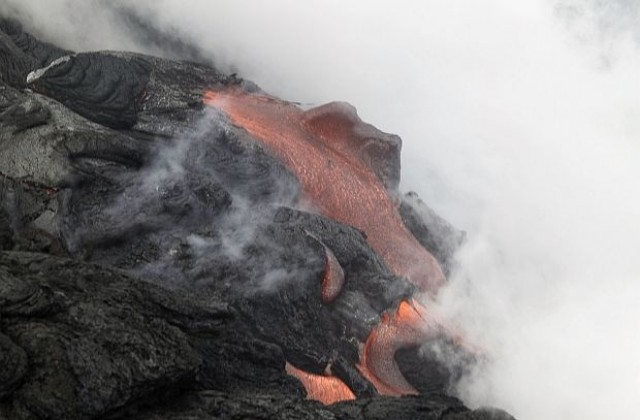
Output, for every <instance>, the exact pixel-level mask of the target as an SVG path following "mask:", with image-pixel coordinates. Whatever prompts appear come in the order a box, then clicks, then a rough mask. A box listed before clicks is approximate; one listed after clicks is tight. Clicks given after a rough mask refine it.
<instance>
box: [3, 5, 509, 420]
mask: <svg viewBox="0 0 640 420" xmlns="http://www.w3.org/2000/svg"><path fill="white" fill-rule="evenodd" d="M125 12H126V11H125ZM125 12H122V13H125ZM151 29H152V28H148V29H147V30H146V31H145V33H147V34H154V33H155V32H154V31H153V30H151ZM193 55H194V56H197V54H195V53H194V54H193ZM229 86H232V87H234V88H239V89H242V90H243V92H247V93H252V92H259V88H257V87H256V86H255V85H253V84H252V83H251V82H247V81H243V80H240V79H238V78H236V77H235V76H227V75H224V74H222V73H220V72H218V71H217V70H215V69H213V68H211V67H209V66H207V65H202V64H195V63H190V62H180V61H172V60H168V59H163V58H156V57H150V56H144V55H140V54H132V53H122V52H96V53H82V54H73V53H72V52H69V51H65V50H63V49H60V48H57V47H55V46H52V45H50V44H47V43H44V42H40V41H39V40H37V39H36V38H34V37H32V36H31V35H29V34H28V33H25V32H24V31H23V29H22V27H21V26H20V24H19V23H17V22H15V21H11V20H0V419H44V418H64V419H98V418H109V419H117V418H133V419H140V420H143V419H179V418H187V417H188V418H193V419H210V418H265V419H266V418H283V419H307V418H308V419H316V418H318V419H320V418H322V419H354V420H355V419H362V420H366V419H383V418H384V419H386V418H396V419H405V418H406V419H410V418H411V419H412V418H425V419H443V420H446V419H448V420H462V419H479V420H480V419H510V418H511V417H510V416H509V415H508V414H506V413H504V412H501V411H495V410H475V411H472V410H469V409H468V408H467V407H465V406H464V405H463V404H462V403H461V402H460V401H458V400H457V399H455V398H454V397H453V396H446V395H445V394H447V393H449V392H450V391H451V387H450V385H451V380H452V379H454V378H455V376H456V374H457V373H459V369H463V368H464V366H442V365H441V364H438V363H436V362H434V361H433V360H427V359H424V356H423V353H422V352H418V351H417V344H420V343H414V344H416V345H412V346H408V347H407V348H404V347H403V348H402V351H398V352H397V354H396V355H395V358H396V361H397V365H398V366H399V369H400V371H401V372H402V374H403V375H404V376H405V378H406V379H407V381H408V382H409V383H410V384H411V386H412V387H413V388H415V390H416V392H418V393H419V394H420V395H417V396H412V397H403V398H386V397H381V396H380V395H379V394H380V393H381V391H380V389H378V388H377V387H376V386H375V384H374V383H373V382H372V381H371V379H370V378H369V377H367V375H365V374H364V373H363V370H362V367H361V366H360V363H361V353H362V346H363V343H365V342H366V341H367V337H368V336H369V335H370V334H371V332H372V330H373V329H374V328H376V326H378V325H379V324H380V323H381V322H382V321H383V320H384V319H387V318H388V316H389V314H390V313H393V311H394V310H395V309H396V308H397V307H398V306H399V305H400V302H402V301H406V300H408V299H412V298H414V297H415V296H417V293H418V290H416V286H415V285H413V284H411V283H410V282H409V281H407V279H405V278H402V277H399V276H398V275H394V274H393V272H392V271H391V270H390V269H389V267H388V266H387V264H385V261H384V260H383V258H382V257H381V256H380V255H378V253H376V252H375V251H374V248H372V246H371V244H370V243H369V238H368V237H367V232H363V231H360V230H358V229H356V228H354V227H352V226H349V225H348V224H345V223H340V222H339V221H337V220H334V219H332V218H330V217H326V216H323V215H321V214H318V212H316V211H314V207H313V206H312V205H307V206H305V205H302V204H301V203H304V201H305V191H304V189H303V188H302V187H301V185H300V182H299V179H298V177H297V176H296V175H295V174H294V173H293V172H292V171H291V170H290V169H289V168H288V167H287V165H285V164H284V163H283V162H282V161H281V160H280V159H278V158H277V157H276V156H274V154H273V153H270V151H269V150H268V149H267V148H266V147H264V145H263V144H261V143H260V142H259V141H257V139H256V138H254V137H252V136H251V135H250V133H249V132H248V131H246V130H244V129H243V128H242V127H239V126H237V125H234V124H232V123H231V121H230V120H229V118H227V117H226V116H225V115H224V114H223V113H221V112H218V111H215V110H212V109H209V108H208V107H206V106H205V105H204V103H203V95H204V94H205V92H206V91H207V90H209V89H212V88H214V87H216V88H219V89H224V88H226V87H229ZM345 106H346V105H345ZM345 109H346V108H345ZM348 110H349V114H348V117H349V121H356V119H357V115H356V114H355V111H354V110H353V109H352V108H348ZM322 115H325V114H322ZM327 124H329V125H330V124H331V121H329V122H322V125H323V127H326V126H327ZM354 124H356V123H354ZM360 135H362V136H364V137H363V138H369V137H371V138H374V137H376V130H375V128H373V127H372V126H367V130H366V131H361V132H360ZM381 138H389V139H392V140H393V141H391V143H389V144H388V145H385V144H383V143H380V142H379V140H376V141H372V142H370V144H371V145H372V146H371V147H370V148H373V150H369V151H368V156H369V157H370V158H371V159H370V161H368V164H369V166H370V167H372V168H373V169H374V170H375V171H377V172H376V175H377V176H378V177H380V178H381V180H382V181H383V183H384V186H385V188H386V189H388V193H389V195H390V196H392V197H396V198H397V199H398V200H399V203H398V204H399V205H398V207H399V210H398V211H399V214H400V216H401V217H402V220H403V222H404V225H405V226H406V229H408V230H409V231H410V232H411V234H413V236H414V237H415V239H416V240H417V241H418V242H419V243H420V244H421V245H422V246H423V247H424V248H425V249H426V250H427V251H428V252H430V253H431V254H432V255H433V256H434V257H435V258H436V259H437V260H438V261H439V263H440V264H441V265H442V267H443V268H444V271H445V272H448V271H449V270H451V269H452V268H453V266H454V264H453V260H452V254H453V252H454V251H455V249H456V248H457V247H458V246H459V245H460V243H461V241H462V239H463V236H462V234H461V233H460V232H458V231H456V230H455V229H454V228H453V227H451V226H450V225H449V224H448V223H446V221H444V220H442V219H441V218H439V217H438V216H437V215H435V213H433V212H432V211H431V210H430V209H429V208H428V207H427V206H426V205H425V204H424V203H423V202H421V201H420V200H419V199H418V198H417V197H415V196H413V195H409V196H406V197H404V198H399V197H401V196H400V195H399V193H398V192H397V190H396V188H397V184H398V180H399V174H400V167H399V148H400V142H399V139H398V138H396V137H393V136H388V137H384V136H383V137H381ZM367 144H369V143H367ZM292 147H295V145H292ZM385 159H387V160H385ZM380 168H383V170H382V172H381V169H380ZM319 182H322V180H321V179H320V180H319ZM392 338H393V337H391V339H392ZM287 363H288V364H291V365H293V366H295V367H296V368H297V369H301V370H303V371H304V372H308V373H309V374H315V375H325V376H327V375H329V376H331V377H332V378H336V379H337V380H339V381H341V382H342V383H343V384H345V385H346V387H348V388H349V389H350V390H351V391H352V393H353V395H354V396H355V397H356V400H354V401H345V402H341V403H338V404H334V405H329V406H323V405H322V404H320V403H318V402H315V401H310V400H308V399H305V396H306V395H307V392H306V390H305V387H304V386H303V385H304V384H303V383H301V382H300V381H299V380H298V379H296V378H295V377H293V376H290V375H289V374H287V371H286V369H285V366H286V365H287Z"/></svg>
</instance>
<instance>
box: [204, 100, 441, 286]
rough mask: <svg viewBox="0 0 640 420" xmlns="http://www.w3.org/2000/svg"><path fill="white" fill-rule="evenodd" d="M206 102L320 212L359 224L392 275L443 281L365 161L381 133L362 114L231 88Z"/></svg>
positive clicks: (337, 105)
mask: <svg viewBox="0 0 640 420" xmlns="http://www.w3.org/2000/svg"><path fill="white" fill-rule="evenodd" d="M205 103H207V104H208V105H210V106H212V107H215V108H217V109H219V110H220V111H222V112H224V113H225V114H226V115H227V116H228V117H229V119H230V120H231V121H232V122H233V123H234V124H235V125H237V126H239V127H242V128H243V129H245V130H247V131H248V132H249V134H251V135H252V136H253V137H254V138H256V139H258V140H260V141H261V142H262V144H264V145H265V146H266V147H267V149H268V150H269V151H271V152H272V153H273V154H274V155H275V156H276V157H278V158H279V159H280V161H282V162H283V163H284V164H285V165H286V166H287V167H288V168H289V169H290V170H291V171H292V172H293V173H294V174H295V175H296V176H297V178H298V180H299V181H300V183H301V185H302V189H303V193H304V195H305V197H304V198H305V200H306V201H307V202H309V203H310V204H311V205H312V206H314V207H315V208H316V209H317V211H318V212H319V213H320V214H323V215H325V216H328V217H331V218H333V219H335V220H338V221H340V222H343V223H345V224H348V225H351V226H354V227H356V228H358V229H360V230H362V231H363V232H365V233H366V234H367V241H368V242H369V244H370V245H371V247H372V248H373V249H374V250H375V251H376V252H377V253H378V254H379V255H380V256H381V257H382V259H383V260H384V261H385V263H386V264H387V266H388V267H389V268H390V269H391V270H392V271H393V272H394V273H395V274H396V275H399V276H403V277H406V278H408V279H409V281H411V282H413V283H414V284H416V285H417V286H418V287H419V288H420V289H421V290H422V291H424V292H428V293H431V294H433V293H435V292H436V291H437V290H438V288H439V287H440V286H442V284H443V283H444V280H445V278H444V274H443V273H442V269H441V268H440V265H439V264H438V262H437V261H436V260H435V258H434V257H433V256H432V255H431V254H430V253H429V252H427V251H426V250H425V249H424V248H423V247H422V246H421V245H420V243H418V241H417V240H416V239H415V237H414V236H413V235H412V234H411V233H410V232H409V230H408V229H407V228H406V227H405V225H404V223H403V222H402V219H401V218H400V214H399V213H398V210H397V206H396V204H395V203H394V200H393V199H392V197H391V195H390V194H389V192H388V191H387V189H386V188H385V186H384V184H383V182H382V181H381V180H380V178H379V177H378V176H377V175H376V173H375V172H374V170H373V169H372V167H371V156H370V155H369V154H368V153H367V149H368V148H369V147H370V145H371V144H372V143H375V141H376V140H382V141H379V143H382V142H384V141H386V138H385V135H384V134H383V133H381V132H379V131H377V130H372V127H371V126H369V125H367V124H365V123H364V122H362V120H360V119H359V118H358V116H357V115H356V113H355V111H354V110H353V108H352V107H350V106H348V105H346V104H341V103H330V104H327V105H324V106H320V107H318V108H314V109H311V110H308V111H303V110H302V109H300V108H299V107H298V106H296V105H295V104H292V103H290V102H284V101H281V100H278V99H275V98H272V97H268V96H263V95H255V94H250V93H247V92H245V91H243V90H241V89H238V88H228V89H226V90H223V91H209V92H207V93H206V94H205ZM373 135H377V137H378V138H372V136H373Z"/></svg>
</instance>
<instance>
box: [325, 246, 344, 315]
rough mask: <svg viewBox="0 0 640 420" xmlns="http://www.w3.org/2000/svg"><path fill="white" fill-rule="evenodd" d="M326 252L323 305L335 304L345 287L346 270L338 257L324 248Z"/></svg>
mask: <svg viewBox="0 0 640 420" xmlns="http://www.w3.org/2000/svg"><path fill="white" fill-rule="evenodd" d="M324 252H325V258H326V261H325V265H324V278H323V279H322V303H325V304H329V303H331V302H333V301H334V300H335V299H336V298H337V297H338V295H339V294H340V292H341V291H342V286H344V270H342V267H341V266H340V263H339V262H338V260H337V259H336V256H335V255H334V254H333V252H332V251H331V250H330V249H329V248H327V247H326V246H325V247H324Z"/></svg>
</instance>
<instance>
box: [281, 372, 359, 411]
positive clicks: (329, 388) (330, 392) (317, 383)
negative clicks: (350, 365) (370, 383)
mask: <svg viewBox="0 0 640 420" xmlns="http://www.w3.org/2000/svg"><path fill="white" fill-rule="evenodd" d="M285 369H286V371H287V373H288V374H289V375H291V376H295V377H296V378H298V380H299V381H300V382H302V383H303V384H304V387H305V389H306V390H307V398H308V399H310V400H316V401H320V402H322V403H323V404H325V405H329V404H333V403H337V402H340V401H350V400H355V399H356V396H355V395H354V394H353V391H351V390H350V389H349V387H348V386H347V385H345V383H344V382H342V381H341V380H340V379H338V378H336V377H335V376H329V375H314V374H312V373H308V372H305V371H304V370H301V369H298V368H297V367H295V366H293V365H292V364H290V363H287V364H286V366H285Z"/></svg>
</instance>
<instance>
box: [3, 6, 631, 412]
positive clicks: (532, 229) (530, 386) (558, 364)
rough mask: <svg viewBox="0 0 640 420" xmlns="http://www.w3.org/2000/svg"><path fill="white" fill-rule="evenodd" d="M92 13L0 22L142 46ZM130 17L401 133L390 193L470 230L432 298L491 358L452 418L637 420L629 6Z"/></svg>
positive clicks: (59, 10)
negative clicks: (453, 270)
mask: <svg viewBox="0 0 640 420" xmlns="http://www.w3.org/2000/svg"><path fill="white" fill-rule="evenodd" d="M100 3H101V2H99V1H93V2H91V1H89V2H85V1H83V0H76V1H70V0H67V1H64V0H55V1H52V0H49V1H47V2H46V5H44V2H42V1H41V0H9V6H5V7H10V8H14V9H15V11H17V12H19V13H20V14H21V15H22V16H23V17H25V16H30V17H31V20H28V21H27V23H28V24H30V25H31V26H32V28H33V29H36V30H37V31H38V32H40V33H43V34H47V35H48V36H50V37H51V38H52V39H53V40H56V41H58V42H62V43H64V44H65V46H67V47H70V48H75V49H78V48H79V49H94V48H137V49H141V48H143V47H142V46H141V45H139V44H136V41H135V40H134V39H132V38H130V37H128V36H127V34H126V32H124V31H123V30H122V28H121V27H120V25H119V23H118V21H117V20H114V19H113V15H112V14H109V13H98V12H97V11H96V7H97V5H98V4H100ZM113 3H117V2H113ZM119 3H120V4H125V2H122V1H121V2H119ZM131 3H132V4H131V5H130V7H134V8H135V9H136V10H138V11H140V13H142V14H143V15H145V16H149V17H152V19H153V21H154V22H157V23H158V24H159V25H162V26H166V27H167V28H173V29H172V30H175V31H177V32H179V33H182V34H183V35H186V36H188V37H189V38H191V39H193V40H197V43H198V46H199V47H200V48H201V49H202V50H203V51H205V52H207V53H209V54H211V55H212V56H213V57H215V59H216V62H217V63H218V65H220V66H221V68H222V69H229V68H234V67H235V68H238V69H239V71H240V73H241V75H242V76H245V77H247V78H249V79H252V80H253V81H255V82H257V83H258V84H259V85H261V86H262V87H263V88H265V89H266V90H268V91H271V92H273V93H275V94H278V95H280V96H283V97H285V98H287V99H291V100H298V101H301V102H306V103H317V102H324V101H329V100H347V101H349V102H351V103H353V104H354V105H355V106H356V107H357V108H358V110H359V112H360V115H361V116H362V117H363V118H364V119H365V120H367V121H370V122H372V123H374V124H375V125H377V126H378V127H380V128H381V129H384V130H387V131H391V132H395V133H398V134H400V135H401V136H402V138H403V140H404V152H403V165H404V166H403V187H404V188H405V189H407V190H408V189H413V190H416V191H418V192H419V193H420V194H421V195H422V197H423V199H424V200H425V201H426V202H427V203H429V204H430V205H431V206H433V207H434V208H436V209H437V210H438V211H439V212H440V213H441V214H442V215H443V216H444V217H445V218H447V219H449V220H450V221H451V222H453V223H454V224H456V225H457V226H459V227H461V228H463V229H465V230H467V232H468V239H469V240H468V243H467V245H466V247H465V248H464V249H463V250H462V252H461V254H460V261H461V270H460V272H459V273H458V274H457V275H456V276H455V278H454V279H452V286H451V288H449V289H448V290H447V291H445V293H444V294H443V299H442V300H443V306H444V308H445V310H446V311H448V312H449V313H450V315H451V316H454V317H456V318H458V319H459V320H461V322H463V323H464V324H465V325H466V328H467V330H468V331H470V334H473V335H474V336H475V339H476V341H477V342H479V343H481V344H482V345H484V346H485V347H486V348H488V349H489V350H490V352H491V353H492V354H493V355H494V362H493V363H492V364H490V365H489V366H488V367H487V368H486V369H484V370H483V371H482V372H478V374H477V375H475V376H473V377H472V378H469V379H468V380H467V381H466V382H465V384H464V387H463V388H462V389H461V392H462V395H463V396H464V397H465V399H466V401H467V402H468V403H470V404H489V405H497V406H500V407H503V408H506V409H508V410H509V411H511V412H512V413H513V414H514V415H515V416H516V417H517V418H518V419H520V420H527V419H568V420H573V419H581V420H589V419H593V420H596V419H597V420H600V419H608V418H632V417H634V414H636V413H637V409H638V408H639V407H640V403H639V402H640V359H639V358H638V355H640V324H639V322H640V258H639V257H638V252H639V250H640V246H638V242H639V241H640V192H639V191H640V187H639V186H638V182H639V180H640V76H639V75H640V52H639V49H638V42H637V41H638V38H639V37H640V36H639V35H638V34H639V30H638V28H639V27H640V7H638V6H637V5H636V2H634V1H633V0H628V1H624V0H615V1H614V0H612V1H600V0H598V1H596V0H558V1H551V0H547V1H545V0H537V1H536V0H518V1H513V0H486V1H482V2H481V1H477V0H466V1H435V0H413V1H409V0H396V1H372V0H367V1H364V0H362V1H351V2H344V1H339V0H324V1H304V2H303V1H298V0H288V1H287V0H271V1H269V2H265V3H264V4H263V3H261V2H255V1H253V2H250V1H246V0H225V1H220V0H216V1H214V0H192V1H189V2H184V1H178V0H153V1H151V0H146V1H142V0H138V1H136V2H135V5H134V4H133V3H134V2H131ZM63 6H64V7H63ZM96 28H98V29H96Z"/></svg>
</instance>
